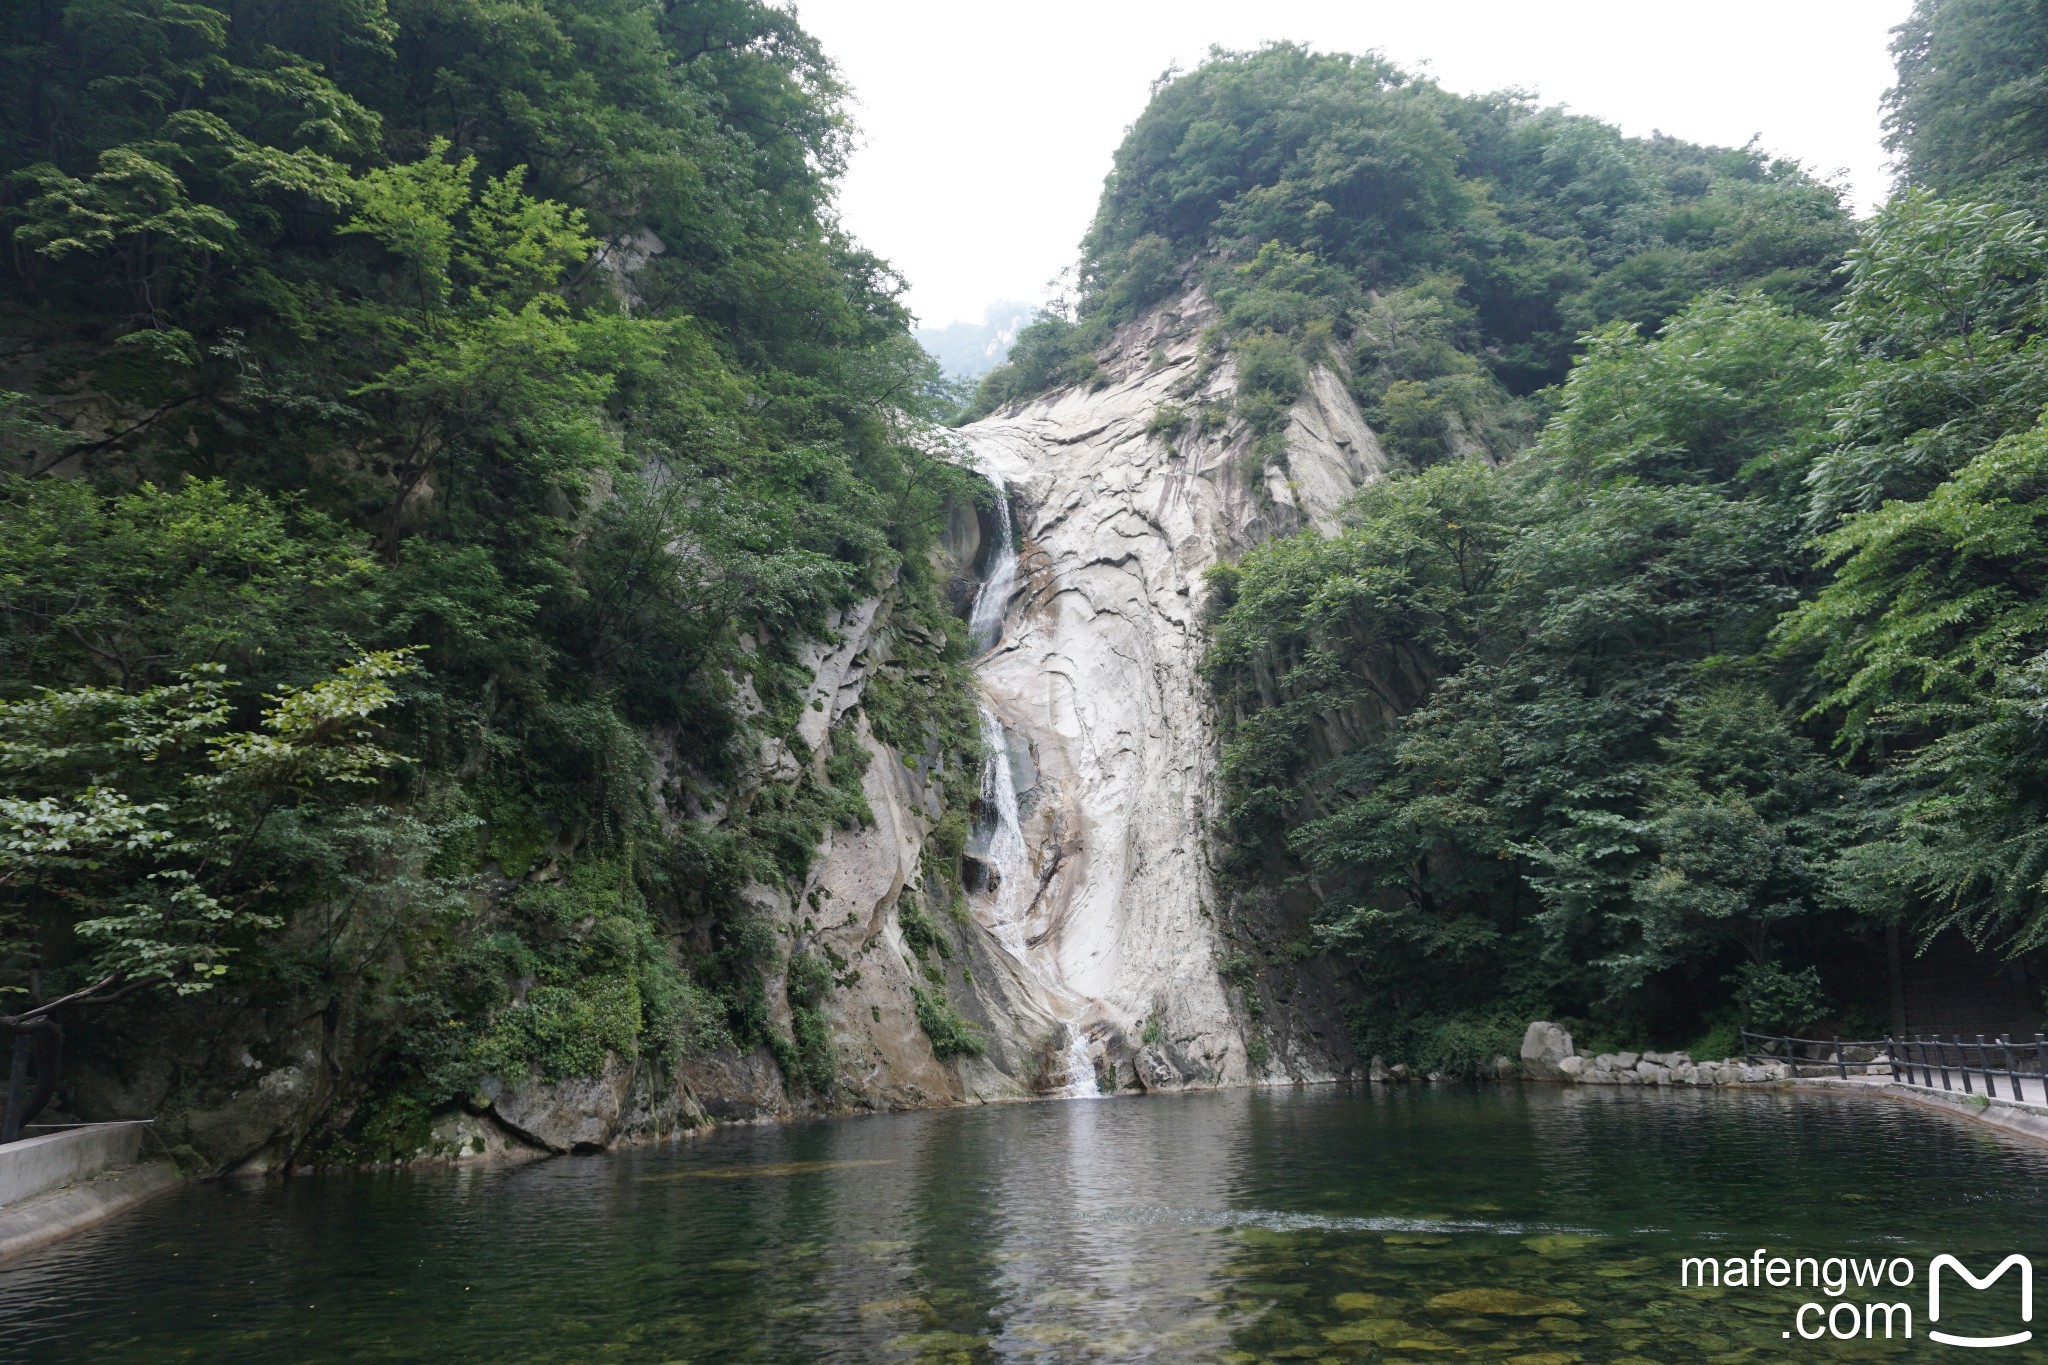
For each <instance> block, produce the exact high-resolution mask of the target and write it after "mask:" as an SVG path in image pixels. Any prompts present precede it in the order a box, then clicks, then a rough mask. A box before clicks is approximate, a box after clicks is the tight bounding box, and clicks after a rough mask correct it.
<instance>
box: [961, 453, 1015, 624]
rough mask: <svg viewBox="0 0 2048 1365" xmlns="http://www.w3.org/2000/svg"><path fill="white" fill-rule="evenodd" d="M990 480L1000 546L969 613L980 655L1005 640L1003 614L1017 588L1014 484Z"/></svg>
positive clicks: (968, 616)
mask: <svg viewBox="0 0 2048 1365" xmlns="http://www.w3.org/2000/svg"><path fill="white" fill-rule="evenodd" d="M988 479H989V482H990V483H992V484H994V485H995V487H996V548H995V556H994V558H992V559H991V560H990V561H989V566H988V574H987V576H986V577H984V578H983V579H982V581H981V588H980V590H979V591H977V592H976V593H975V594H974V606H973V608H972V609H971V610H970V611H969V612H968V614H967V639H968V642H969V647H970V648H971V649H972V650H973V651H974V652H975V653H976V654H984V653H986V652H988V651H989V650H991V649H993V648H995V646H996V642H997V641H999V640H1000V639H1002V635H1003V615H1004V613H1005V612H1007V611H1008V610H1009V609H1010V595H1011V594H1012V593H1014V592H1015V591H1016V590H1017V537H1016V534H1015V532H1014V531H1013V530H1012V528H1011V525H1010V487H1009V485H1008V484H1006V483H1004V482H1003V481H1002V480H1001V479H999V478H997V477H996V476H994V475H993V474H991V475H989V476H988Z"/></svg>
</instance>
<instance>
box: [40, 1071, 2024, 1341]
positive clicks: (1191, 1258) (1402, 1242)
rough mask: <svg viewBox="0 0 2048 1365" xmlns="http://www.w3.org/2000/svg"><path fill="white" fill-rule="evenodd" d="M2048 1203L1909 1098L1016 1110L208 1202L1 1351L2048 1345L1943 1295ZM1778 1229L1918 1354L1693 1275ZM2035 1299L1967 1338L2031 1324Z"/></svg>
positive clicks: (1707, 1097)
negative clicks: (1873, 1262)
mask: <svg viewBox="0 0 2048 1365" xmlns="http://www.w3.org/2000/svg"><path fill="white" fill-rule="evenodd" d="M2044 1192H2048V1150H2044V1149H2038V1148H2034V1147H2031V1146H2029V1145H2025V1144H2021V1143H2019V1142H2017V1141H2014V1140H2011V1139H2006V1138H2003V1137H2000V1136H1997V1135H1995V1134H1993V1133H1991V1132H1990V1131H1989V1130H1986V1129H1983V1128H1980V1127H1977V1126H1974V1125H1969V1124H1965V1123H1961V1122H1958V1121H1954V1120H1950V1119H1946V1118H1942V1117H1938V1116H1933V1115H1928V1114H1925V1113H1923V1112H1920V1111H1917V1110H1914V1109H1910V1108H1907V1107H1905V1106H1901V1105H1896V1104H1891V1103H1886V1102H1884V1101H1882V1100H1879V1099H1876V1098H1872V1097H1831V1096H1826V1095H1801V1096H1796V1097H1794V1096H1786V1095H1772V1094H1747V1093H1744V1094H1727V1093H1721V1094H1715V1093H1706V1094H1700V1093H1673V1094H1661V1093H1655V1092H1644V1091H1613V1090H1601V1091H1593V1090H1566V1089H1559V1088H1553V1087H1528V1088H1523V1089H1517V1088H1512V1087H1510V1088H1506V1089H1487V1090H1470V1089H1451V1088H1411V1089H1405V1090H1391V1091H1388V1090H1379V1091H1367V1090H1348V1089H1319V1090H1307V1091H1296V1092H1282V1093H1270V1094H1268V1093H1252V1092H1242V1091H1240V1092H1231V1093H1223V1094H1211V1095H1198V1096H1188V1097H1184V1098H1178V1099H1155V1100H1144V1099H1113V1100H1099V1101H1071V1102H1064V1103H1041V1104H1028V1105H1005V1106H996V1107H991V1108H984V1109H974V1110H953V1111H944V1112H936V1113H923V1114H906V1115H893V1116H882V1117H870V1118H856V1119H839V1120H822V1121H815V1122H805V1123H797V1124H791V1125H787V1126H783V1127H759V1128H733V1129H725V1130H721V1131H716V1132H713V1133H711V1134H709V1135H707V1136H704V1137H701V1138H698V1139H695V1140H693V1141H689V1142H685V1143H682V1144H680V1145H676V1146H672V1147H662V1148H659V1149H651V1150H640V1151H631V1152H624V1153H619V1154H615V1155H610V1156H600V1157H588V1158H572V1159H563V1160H558V1161H551V1162H546V1163H542V1164H539V1165H534V1166H528V1167H524V1168H518V1169H506V1170H460V1171H456V1170H428V1171H407V1172H400V1173H389V1174H366V1175H349V1176H333V1177H321V1178H313V1179H300V1180H295V1181H292V1182H289V1183H271V1184H258V1183H246V1184H226V1185H206V1186H197V1187H193V1188H189V1189H185V1190H181V1191H179V1192H177V1193H175V1194H172V1195H170V1196H167V1197H165V1198H164V1199H162V1200H159V1201H157V1202H155V1203H153V1204H150V1205H148V1206H146V1207H145V1208H143V1209H142V1210H140V1211H138V1212H136V1213H133V1214H130V1215H128V1216H126V1217H124V1218H121V1219H119V1220H117V1221H115V1222H114V1223H111V1224H108V1225H106V1226H105V1227H103V1228H101V1229H99V1230H97V1231H95V1232H93V1233H91V1234H88V1235H86V1236H83V1237H79V1238H76V1239H73V1240H72V1241H70V1242H68V1243H65V1244H63V1245H61V1246H59V1247H56V1248H53V1249H51V1250H49V1251H47V1252H45V1253H43V1254H41V1255H39V1256H37V1257H35V1258H33V1259H31V1260H28V1261H25V1262H21V1263H18V1264H16V1265H15V1266H13V1267H10V1268H8V1269H7V1270H5V1271H4V1272H0V1359H5V1360H8V1361H17V1360H22V1361H26V1360H34V1361H37V1362H57V1361H84V1360H90V1361H158V1360H194V1361H208V1362H213V1361H309V1362H310V1361H395V1360H406V1361H436V1362H453V1361H493V1362H538V1361H648V1362H659V1361H724V1360H736V1361H813V1360H833V1361H839V1360H845V1361H856V1360H957V1361H993V1360H1022V1361H1095V1360H1159V1361H1199V1360H1218V1361H1253V1360H1314V1359H1337V1360H1357V1359H1367V1360H1380V1361H1386V1362H1394V1361H1425V1360H1438V1361H1443V1360H1459V1359H1474V1360H1520V1361H1522V1362H1523V1365H1565V1362H1568V1361H1657V1362H1674V1361H1739V1360H1813V1359H1816V1358H1819V1359H1828V1360H1833V1359H1878V1358H1882V1359H1896V1358H1902V1357H1905V1356H1907V1355H1913V1354H1919V1355H1926V1354H1930V1353H1931V1354H1948V1355H1958V1354H1961V1355H1962V1358H1964V1359H1975V1358H1982V1359H1986V1360H1999V1359H2022V1358H2032V1359H2041V1358H2043V1355H2044V1353H2043V1352H2042V1351H2041V1350H2040V1349H2039V1347H2040V1343H2038V1342H2037V1343H2035V1344H2033V1345H2030V1346H2027V1347H2021V1348H2016V1349H2008V1350H2004V1351H1991V1352H1979V1353H1958V1352H1956V1351H1955V1350H1953V1349H1952V1348H1946V1347H1942V1346H1936V1345H1932V1344H1930V1343H1929V1342H1928V1341H1927V1340H1926V1337H1925V1334H1926V1330H1927V1324H1926V1322H1925V1321H1924V1310H1925V1308H1926V1293H1925V1283H1924V1273H1925V1267H1926V1263H1927V1260H1928V1258H1929V1257H1931V1256H1932V1255H1934V1254H1936V1253H1938V1252H1950V1253H1954V1254H1956V1255H1959V1256H1961V1257H1962V1258H1963V1259H1964V1260H1965V1261H1966V1262H1967V1263H1969V1264H1970V1265H1971V1267H1972V1268H1973V1269H1975V1270H1977V1271H1979V1272H1980V1273H1981V1272H1983V1271H1985V1270H1988V1269H1989V1268H1990V1266H1991V1265H1992V1264H1994V1263H1995V1262H1996V1260H1997V1259H1998V1258H1999V1257H2001V1256H2003V1255H2004V1254H2006V1253H2008V1252H2011V1251H2023V1252H2026V1253H2028V1254H2030V1255H2036V1254H2037V1253H2042V1252H2048V1201H2044V1198H2043V1193H2044ZM1758 1247H1766V1248H1769V1249H1770V1250H1771V1252H1772V1253H1773V1254H1777V1253H1779V1252H1782V1253H1784V1254H1786V1255H1787V1256H1792V1255H1811V1256H1816V1257H1826V1256H1831V1255H1853V1256H1858V1257H1861V1256H1878V1257H1895V1256H1904V1257H1909V1258H1911V1259H1912V1260H1913V1261H1914V1262H1915V1264H1916V1267H1917V1269H1918V1270H1919V1272H1920V1274H1919V1275H1918V1276H1917V1277H1916V1279H1915V1282H1914V1285H1913V1287H1912V1288H1910V1289H1904V1290H1894V1291H1889V1292H1887V1293H1885V1294H1884V1295H1882V1296H1881V1297H1883V1298H1885V1299H1888V1300H1896V1301H1904V1302H1906V1303H1908V1304H1910V1305H1911V1306H1912V1308H1913V1312H1914V1330H1915V1338H1914V1340H1913V1341H1912V1342H1911V1343H1905V1342H1893V1343H1891V1344H1889V1345H1888V1344H1886V1343H1885V1342H1883V1341H1881V1340H1878V1341H1872V1342H1869V1343H1865V1342H1864V1341H1862V1340H1861V1339H1858V1340H1857V1341H1854V1342H1839V1341H1835V1340H1833V1339H1823V1340H1821V1341H1816V1342H1805V1341H1801V1340H1798V1339H1796V1338H1787V1337H1786V1336H1784V1335H1783V1334H1784V1333H1785V1332H1787V1331H1789V1330H1790V1329H1791V1328H1792V1326H1793V1311H1794V1309H1795V1308H1796V1307H1797V1305H1798V1304H1799V1303H1801V1302H1803V1301H1807V1300H1818V1301H1820V1302H1822V1303H1824V1304H1832V1303H1833V1302H1834V1300H1833V1299H1830V1298H1828V1297H1827V1296H1826V1295H1824V1294H1820V1293H1816V1292H1815V1291H1813V1290H1812V1289H1803V1290H1799V1291H1796V1292H1795V1291H1793V1290H1791V1289H1789V1288H1788V1289H1784V1290H1770V1289H1764V1290H1747V1289H1723V1290H1720V1291H1718V1292H1717V1291H1713V1290H1708V1291H1700V1290H1697V1289H1682V1288H1681V1287H1680V1285H1679V1269H1678V1266H1679V1259H1680V1257H1682V1256H1691V1255H1712V1256H1717V1257H1727V1256H1732V1255H1743V1256H1747V1255H1748V1254H1749V1253H1750V1252H1751V1251H1752V1250H1754V1249H1755V1248H1758ZM2014 1279H2015V1277H2013V1276H2008V1277H2007V1278H2006V1279H2005V1280H2004V1281H2002V1282H2001V1284H2000V1285H1999V1286H1998V1287H1996V1288H1994V1289H1992V1290H1988V1291H1985V1292H1983V1293H1974V1294H1973V1293H1969V1292H1965V1291H1964V1290H1963V1288H1962V1286H1961V1285H1960V1284H1959V1283H1955V1282H1953V1281H1952V1282H1951V1283H1952V1286H1953V1287H1945V1289H1944V1295H1945V1298H1947V1299H1948V1300H1949V1302H1948V1303H1946V1304H1945V1305H1944V1312H1943V1317H1942V1320H1941V1322H1940V1323H1939V1324H1937V1325H1938V1326H1939V1327H1941V1328H1943V1329H1948V1330H1952V1331H1968V1330H1971V1329H1972V1328H1973V1327H1975V1328H1978V1329H1979V1330H1982V1331H1987V1332H1997V1331H2010V1330H2013V1327H2012V1325H2011V1320H2012V1319H2014V1318H2015V1317H2016V1313H2017V1298H2018V1295H2017V1290H2016V1289H2015V1288H2014ZM2044 1290H2048V1286H2044ZM1475 1291H1491V1292H1483V1293H1481V1292H1475ZM1847 1297H1848V1298H1849V1299H1851V1300H1858V1301H1860V1299H1862V1298H1868V1297H1870V1295H1869V1294H1868V1293H1864V1292H1861V1291H1856V1290H1851V1291H1850V1293H1849V1295H1848V1296H1847ZM2043 1318H2044V1322H2043V1324H2042V1325H2043V1326H2044V1327H2048V1312H2044V1314H2043ZM1809 1325H1813V1324H1812V1320H1811V1319H1809Z"/></svg>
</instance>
